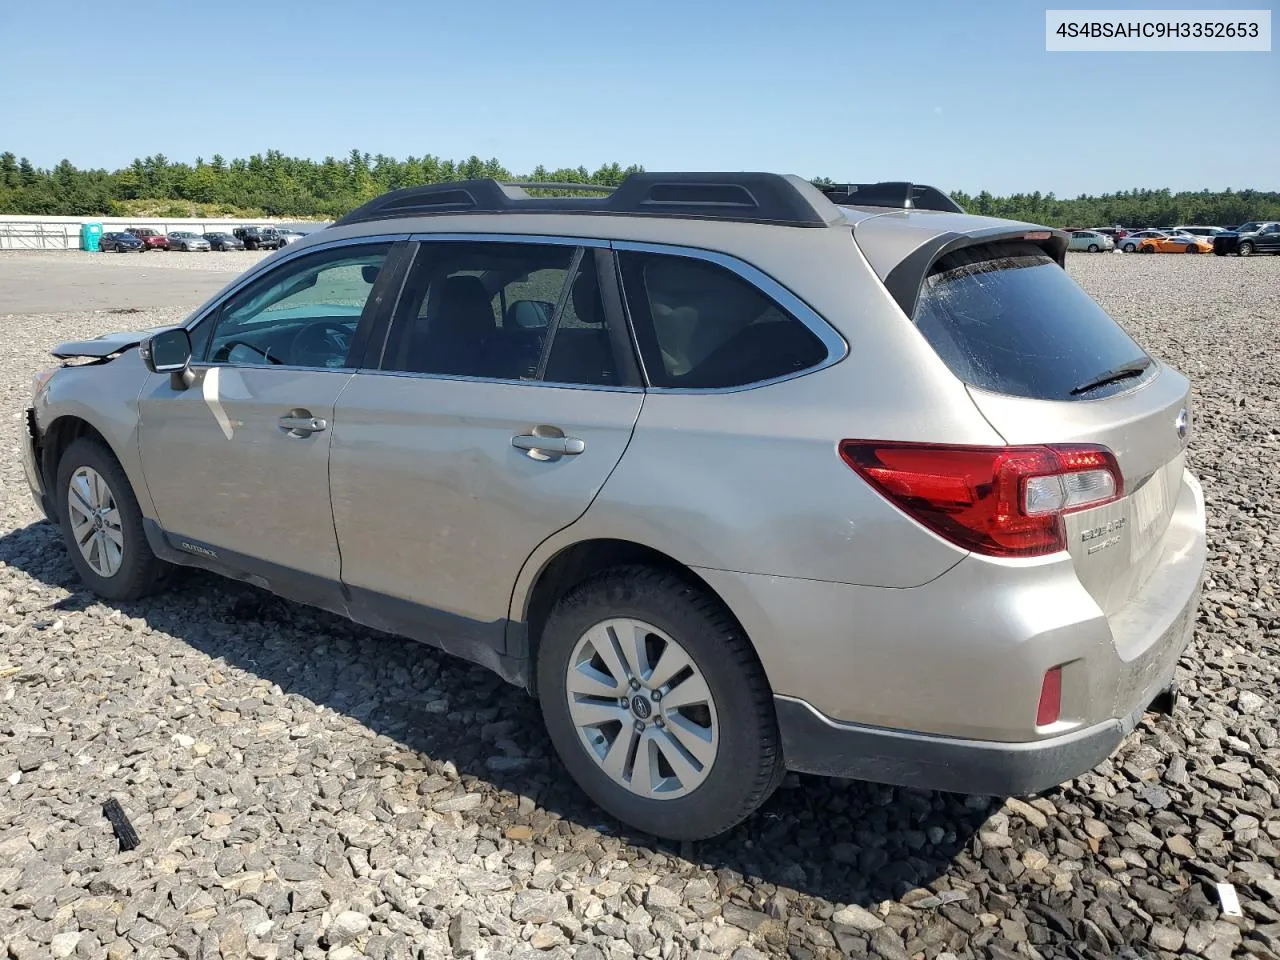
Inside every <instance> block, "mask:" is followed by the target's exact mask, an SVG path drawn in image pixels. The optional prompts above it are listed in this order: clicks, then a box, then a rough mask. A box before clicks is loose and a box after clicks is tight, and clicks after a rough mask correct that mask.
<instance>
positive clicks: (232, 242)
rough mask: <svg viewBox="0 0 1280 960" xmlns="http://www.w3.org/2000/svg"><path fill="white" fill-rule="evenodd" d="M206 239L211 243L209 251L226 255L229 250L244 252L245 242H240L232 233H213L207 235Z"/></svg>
mask: <svg viewBox="0 0 1280 960" xmlns="http://www.w3.org/2000/svg"><path fill="white" fill-rule="evenodd" d="M204 238H205V239H206V240H208V241H209V249H210V250H217V251H219V252H223V253H225V252H226V251H227V250H243V249H244V241H243V240H240V239H239V238H238V237H236V236H235V235H234V234H232V233H230V232H217V231H215V232H213V233H206V234H205V235H204Z"/></svg>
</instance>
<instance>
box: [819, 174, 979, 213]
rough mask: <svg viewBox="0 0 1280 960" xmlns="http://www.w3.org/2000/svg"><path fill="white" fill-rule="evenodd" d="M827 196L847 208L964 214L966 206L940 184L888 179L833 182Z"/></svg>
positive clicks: (827, 188) (826, 189) (825, 188)
mask: <svg viewBox="0 0 1280 960" xmlns="http://www.w3.org/2000/svg"><path fill="white" fill-rule="evenodd" d="M821 189H822V192H823V193H825V194H826V195H827V199H828V200H830V201H831V202H832V203H834V204H837V205H839V206H847V207H891V208H892V209H894V210H941V211H943V212H945V213H964V212H965V209H964V207H962V206H960V204H958V203H956V202H955V201H954V200H952V199H951V198H950V197H949V196H947V195H946V194H945V193H943V192H942V191H941V190H939V189H938V188H937V187H930V186H928V185H927V184H923V183H907V182H906V181H898V180H885V181H882V182H880V183H833V184H828V185H826V186H823V187H822V188H821Z"/></svg>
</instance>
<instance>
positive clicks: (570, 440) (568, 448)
mask: <svg viewBox="0 0 1280 960" xmlns="http://www.w3.org/2000/svg"><path fill="white" fill-rule="evenodd" d="M511 445H512V446H513V447H515V448H516V449H517V450H525V451H527V452H528V454H529V456H531V457H533V458H534V459H535V460H550V459H551V458H552V457H576V456H577V455H578V454H580V453H582V452H583V451H584V450H586V449H587V444H586V441H585V440H580V439H578V438H577V437H566V436H564V435H561V436H549V437H540V436H538V435H537V434H533V433H522V434H519V435H518V436H514V437H512V438H511Z"/></svg>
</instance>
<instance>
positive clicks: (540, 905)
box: [511, 890, 569, 923]
mask: <svg viewBox="0 0 1280 960" xmlns="http://www.w3.org/2000/svg"><path fill="white" fill-rule="evenodd" d="M568 915H569V904H568V901H566V900H565V898H564V895H563V894H560V893H550V892H547V891H543V890H522V891H520V892H519V893H517V894H516V897H515V900H514V901H513V902H512V904H511V919H513V920H515V921H517V922H520V923H525V922H529V923H554V922H555V921H556V920H559V919H561V918H563V917H566V916H568Z"/></svg>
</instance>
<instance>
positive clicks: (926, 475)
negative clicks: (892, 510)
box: [840, 440, 1123, 557]
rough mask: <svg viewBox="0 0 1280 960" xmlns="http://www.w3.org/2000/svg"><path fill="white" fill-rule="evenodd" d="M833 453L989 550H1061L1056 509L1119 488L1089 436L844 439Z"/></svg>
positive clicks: (1001, 553) (975, 546) (1110, 464)
mask: <svg viewBox="0 0 1280 960" xmlns="http://www.w3.org/2000/svg"><path fill="white" fill-rule="evenodd" d="M840 455H841V456H842V457H843V458H844V460H845V462H846V463H848V464H849V466H851V467H853V469H854V470H856V471H857V472H858V473H859V474H860V475H861V476H862V477H863V478H864V479H865V480H866V481H867V482H868V483H870V484H871V485H872V486H873V487H875V489H876V490H878V491H879V492H880V493H881V494H883V495H884V496H885V497H886V498H888V499H889V500H890V501H891V502H892V503H894V504H895V505H896V506H898V507H899V508H900V509H902V510H903V511H905V512H906V513H908V514H910V515H911V516H912V517H914V518H915V519H916V520H918V521H920V522H921V523H922V524H924V525H925V526H926V527H928V528H929V529H930V530H933V531H934V532H935V533H937V534H938V535H939V536H942V537H945V538H946V539H948V540H950V541H951V542H952V543H955V544H958V545H959V546H962V547H964V548H965V549H967V550H973V551H976V552H978V553H984V554H988V555H990V556H996V557H1034V556H1041V555H1043V554H1046V553H1055V552H1056V551H1059V550H1065V549H1066V547H1067V538H1066V530H1065V528H1064V525H1063V522H1062V517H1063V515H1064V514H1067V513H1071V512H1072V511H1075V510H1083V509H1085V508H1088V507H1097V506H1100V505H1102V504H1104V503H1109V502H1111V501H1113V500H1116V499H1119V497H1120V496H1121V495H1122V493H1123V480H1122V478H1121V475H1120V467H1119V465H1118V464H1117V463H1116V458H1115V456H1114V455H1112V453H1111V451H1110V450H1108V449H1107V448H1106V447H1101V446H1095V445H1092V444H1088V445H1086V444H1076V445H1070V446H1060V445H1054V446H1028V447H961V446H947V445H937V444H925V443H896V442H886V441H877V440H845V441H843V442H842V443H841V444H840Z"/></svg>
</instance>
